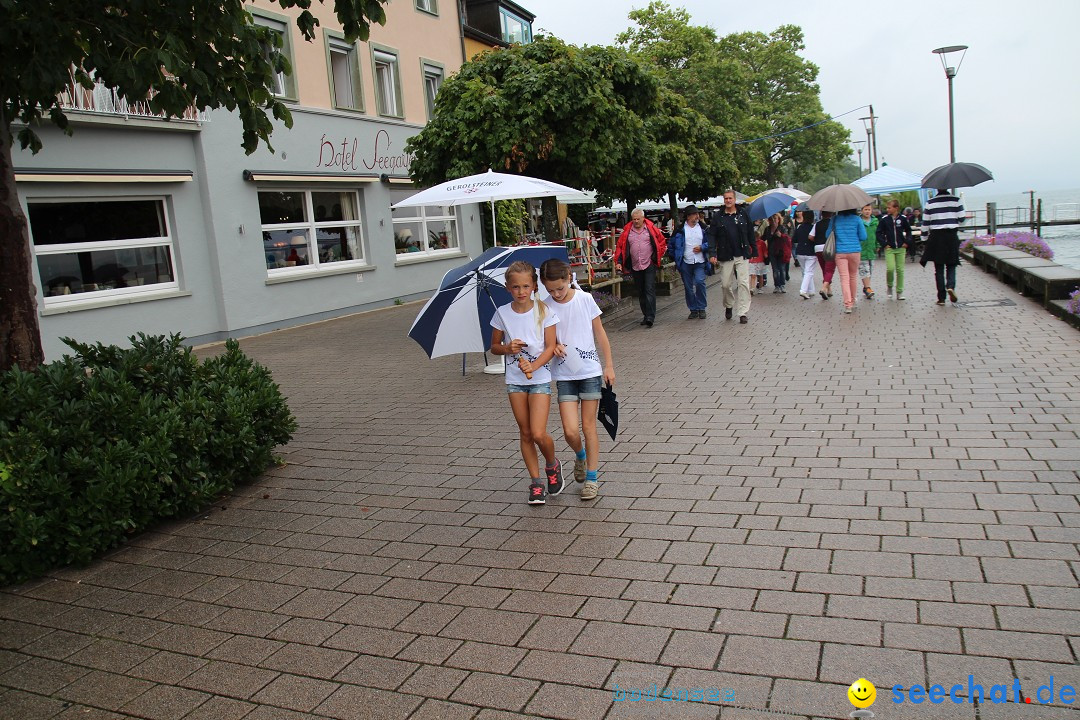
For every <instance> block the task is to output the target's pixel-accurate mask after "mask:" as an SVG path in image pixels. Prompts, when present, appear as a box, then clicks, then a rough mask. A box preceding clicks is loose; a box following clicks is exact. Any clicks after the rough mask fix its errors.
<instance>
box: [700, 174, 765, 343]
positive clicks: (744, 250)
mask: <svg viewBox="0 0 1080 720" xmlns="http://www.w3.org/2000/svg"><path fill="white" fill-rule="evenodd" d="M710 233H711V234H712V240H713V243H712V248H713V251H712V255H711V256H710V258H709V261H710V262H711V263H712V264H713V265H717V266H719V269H720V284H721V286H722V287H723V293H724V317H726V318H727V319H728V320H730V319H731V316H732V312H733V311H737V312H738V313H739V322H740V323H742V324H743V325H745V324H746V323H747V322H749V318H748V317H747V315H748V314H749V312H750V258H752V257H753V256H754V255H755V254H756V252H757V248H756V240H755V237H754V224H753V222H752V221H751V220H750V216H749V215H747V214H746V210H744V209H742V208H740V207H736V206H735V191H734V190H731V189H728V190H725V191H724V209H723V210H722V211H721V212H718V213H716V214H715V215H714V216H713V224H712V228H710Z"/></svg>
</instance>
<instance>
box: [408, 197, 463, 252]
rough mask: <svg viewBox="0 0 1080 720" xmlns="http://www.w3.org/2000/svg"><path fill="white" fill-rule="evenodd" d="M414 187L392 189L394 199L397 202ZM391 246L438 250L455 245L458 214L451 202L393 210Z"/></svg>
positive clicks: (452, 248)
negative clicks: (449, 204) (392, 242)
mask: <svg viewBox="0 0 1080 720" xmlns="http://www.w3.org/2000/svg"><path fill="white" fill-rule="evenodd" d="M413 192H414V191H412V190H408V191H400V190H399V191H392V195H393V196H394V197H393V198H392V199H393V202H395V203H396V202H400V201H401V200H404V199H405V198H407V197H409V196H410V195H412V194H413ZM393 218H394V223H393V224H394V249H395V251H396V252H397V254H398V255H405V254H407V253H413V254H415V253H427V254H431V255H434V254H438V253H440V252H442V251H446V250H456V249H457V247H458V237H457V217H456V215H455V214H454V208H453V207H451V206H448V205H446V206H438V205H432V206H424V207H405V208H398V209H396V210H394V211H393Z"/></svg>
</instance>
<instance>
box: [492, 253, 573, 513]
mask: <svg viewBox="0 0 1080 720" xmlns="http://www.w3.org/2000/svg"><path fill="white" fill-rule="evenodd" d="M506 289H507V290H508V291H510V296H511V297H512V298H513V302H510V303H508V304H506V305H502V306H501V307H499V308H498V309H497V310H496V311H495V314H494V315H493V316H492V318H491V327H492V328H494V329H493V330H492V332H491V352H492V353H494V354H495V355H505V356H507V358H506V390H507V392H508V393H509V395H510V409H511V410H513V411H514V420H516V421H517V424H518V434H519V435H520V438H521V456H522V458H524V459H525V467H526V468H528V470H529V477H530V478H531V479H532V483H531V484H530V485H529V504H530V505H543V504H544V498H545V497H546V496H547V495H558V494H559V493H560V492H562V489H563V481H562V467H561V466H560V465H559V461H558V460H557V459H556V458H555V441H554V440H552V439H551V435H550V434H548V431H547V420H548V412H549V411H550V409H551V370H550V368H549V363H550V361H551V358H552V356H553V355H554V354H555V323H557V322H558V321H559V318H558V316H556V315H555V313H553V312H551V310H550V309H549V308H548V307H547V306H546V305H545V304H544V303H543V302H541V301H540V298H539V297H535V295H536V292H537V290H538V288H537V285H536V268H534V267H533V266H532V265H530V264H529V263H527V262H522V261H520V260H519V261H517V262H515V263H512V264H511V265H510V267H508V268H507V269H506ZM507 338H509V339H510V340H509V342H504V341H505V340H506V339H507ZM536 448H539V449H540V452H541V453H543V455H544V460H545V461H546V463H547V466H546V468H545V471H546V472H545V474H546V475H547V483H543V482H541V480H540V463H539V461H538V460H537V457H536Z"/></svg>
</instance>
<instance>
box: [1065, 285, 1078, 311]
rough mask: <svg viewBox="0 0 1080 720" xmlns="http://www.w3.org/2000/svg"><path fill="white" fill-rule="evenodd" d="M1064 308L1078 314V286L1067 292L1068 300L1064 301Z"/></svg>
mask: <svg viewBox="0 0 1080 720" xmlns="http://www.w3.org/2000/svg"><path fill="white" fill-rule="evenodd" d="M1065 309H1066V310H1068V311H1069V312H1070V313H1072V314H1073V315H1077V316H1080V287H1078V288H1076V289H1075V290H1073V291H1072V292H1071V293H1069V302H1067V303H1065Z"/></svg>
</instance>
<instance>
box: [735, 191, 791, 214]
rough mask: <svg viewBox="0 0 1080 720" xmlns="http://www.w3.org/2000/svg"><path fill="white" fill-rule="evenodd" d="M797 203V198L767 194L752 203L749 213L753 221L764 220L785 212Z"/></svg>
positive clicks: (777, 193)
mask: <svg viewBox="0 0 1080 720" xmlns="http://www.w3.org/2000/svg"><path fill="white" fill-rule="evenodd" d="M796 202H797V201H796V199H795V198H793V197H791V196H790V195H785V194H784V193H779V192H775V193H767V194H764V195H762V196H761V197H759V198H758V199H757V200H755V201H754V202H752V203H750V207H748V208H747V212H748V213H749V214H750V219H751V220H755V221H756V220H764V219H765V218H767V217H771V216H773V215H775V214H776V213H778V212H784V211H785V210H787V209H788V208H790V207H791V206H792V205H793V204H794V203H796Z"/></svg>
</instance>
